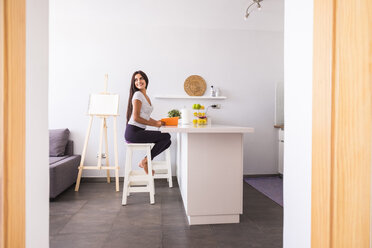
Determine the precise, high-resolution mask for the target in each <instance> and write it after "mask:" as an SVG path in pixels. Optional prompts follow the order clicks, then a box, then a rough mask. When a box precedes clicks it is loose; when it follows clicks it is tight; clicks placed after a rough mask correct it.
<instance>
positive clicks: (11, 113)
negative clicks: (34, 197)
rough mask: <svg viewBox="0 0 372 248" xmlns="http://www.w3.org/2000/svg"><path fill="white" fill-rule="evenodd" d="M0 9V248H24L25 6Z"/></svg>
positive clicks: (0, 3) (1, 0)
mask: <svg viewBox="0 0 372 248" xmlns="http://www.w3.org/2000/svg"><path fill="white" fill-rule="evenodd" d="M0 7H1V8H0V9H1V11H0V19H1V20H0V25H1V26H0V27H1V28H0V30H1V34H0V49H1V53H0V60H1V62H0V67H1V68H0V93H1V97H0V99H2V101H1V102H0V142H1V145H0V190H1V194H0V210H1V211H0V212H1V213H0V217H1V218H0V220H1V221H0V222H1V226H0V240H1V242H0V247H1V248H6V247H25V239H26V235H25V204H26V196H25V134H26V106H25V101H26V2H25V0H0Z"/></svg>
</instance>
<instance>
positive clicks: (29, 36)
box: [26, 0, 49, 248]
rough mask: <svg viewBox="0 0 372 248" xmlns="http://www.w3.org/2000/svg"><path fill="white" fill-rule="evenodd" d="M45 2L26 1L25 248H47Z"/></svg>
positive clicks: (45, 0)
mask: <svg viewBox="0 0 372 248" xmlns="http://www.w3.org/2000/svg"><path fill="white" fill-rule="evenodd" d="M48 7H49V6H48V0H27V1H26V247H27V248H33V247H39V248H45V247H49V166H48V165H49V161H48V150H49V146H48V143H49V138H48V97H47V95H48V12H49V10H48Z"/></svg>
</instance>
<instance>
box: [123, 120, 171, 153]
mask: <svg viewBox="0 0 372 248" xmlns="http://www.w3.org/2000/svg"><path fill="white" fill-rule="evenodd" d="M170 137H171V136H170V134H169V133H162V132H160V131H152V130H145V129H143V128H140V127H137V126H134V125H130V124H127V128H126V129H125V140H126V141H128V142H130V143H155V145H154V147H153V148H152V149H151V160H153V159H154V158H155V157H156V156H157V155H159V154H160V153H162V152H163V151H164V150H166V149H167V148H168V147H169V146H170V145H171V140H170Z"/></svg>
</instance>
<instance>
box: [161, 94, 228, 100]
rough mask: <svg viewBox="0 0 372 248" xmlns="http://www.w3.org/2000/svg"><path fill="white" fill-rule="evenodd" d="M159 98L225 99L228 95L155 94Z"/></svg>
mask: <svg viewBox="0 0 372 248" xmlns="http://www.w3.org/2000/svg"><path fill="white" fill-rule="evenodd" d="M155 98H157V99H200V100H203V99H204V100H224V99H226V98H227V97H226V96H215V97H212V96H177V95H167V96H160V95H158V96H155Z"/></svg>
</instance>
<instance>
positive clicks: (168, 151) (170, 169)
mask: <svg viewBox="0 0 372 248" xmlns="http://www.w3.org/2000/svg"><path fill="white" fill-rule="evenodd" d="M165 160H166V163H167V171H168V184H169V188H172V187H173V182H172V165H171V157H170V149H169V148H168V149H167V150H166V151H165Z"/></svg>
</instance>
